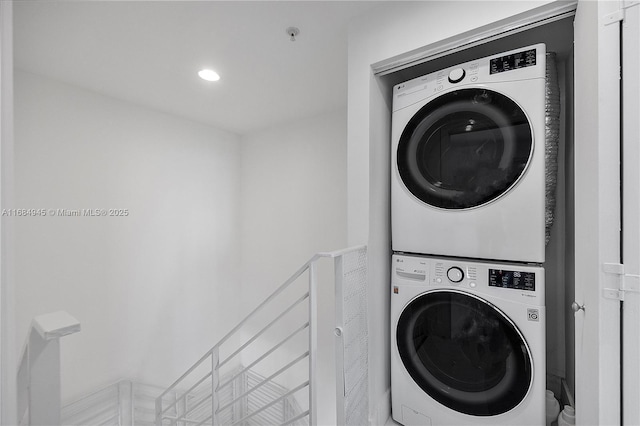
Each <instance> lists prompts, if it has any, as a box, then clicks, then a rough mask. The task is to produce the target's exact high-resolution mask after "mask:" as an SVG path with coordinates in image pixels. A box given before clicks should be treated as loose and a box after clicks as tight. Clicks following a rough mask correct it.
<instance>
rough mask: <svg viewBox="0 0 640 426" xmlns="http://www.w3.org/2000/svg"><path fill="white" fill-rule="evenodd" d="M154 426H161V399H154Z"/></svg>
mask: <svg viewBox="0 0 640 426" xmlns="http://www.w3.org/2000/svg"><path fill="white" fill-rule="evenodd" d="M156 426H162V398H156Z"/></svg>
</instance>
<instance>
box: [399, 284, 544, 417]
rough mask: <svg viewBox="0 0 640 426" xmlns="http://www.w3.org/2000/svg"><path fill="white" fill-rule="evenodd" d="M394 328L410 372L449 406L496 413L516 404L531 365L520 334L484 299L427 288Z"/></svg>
mask: <svg viewBox="0 0 640 426" xmlns="http://www.w3.org/2000/svg"><path fill="white" fill-rule="evenodd" d="M396 333H397V336H396V337H397V342H398V351H399V353H400V358H401V359H402V362H403V364H404V366H405V368H406V369H407V371H408V372H409V375H411V377H412V378H413V380H414V381H415V382H416V383H417V384H418V386H420V387H421V388H422V390H424V391H425V392H426V393H427V394H428V395H430V396H431V397H432V398H433V399H435V400H436V401H438V402H440V403H441V404H443V405H445V406H447V407H449V408H451V409H452V410H455V411H458V412H461V413H465V414H470V415H475V416H494V415H498V414H502V413H505V412H507V411H509V410H511V409H512V408H514V407H516V406H517V405H518V404H519V403H520V402H521V401H522V400H523V399H524V398H525V396H526V395H527V392H528V391H529V387H530V386H531V383H532V380H533V366H532V362H531V356H530V353H529V350H528V347H527V345H526V343H525V341H524V339H523V337H522V335H521V334H520V332H519V331H518V329H517V328H516V327H515V325H514V324H513V323H512V322H511V321H510V320H509V319H508V318H507V317H506V316H505V315H504V314H503V313H502V312H501V311H499V310H498V309H497V308H496V307H494V306H493V305H491V304H490V303H488V302H486V301H484V300H482V299H479V298H477V297H474V296H471V295H468V294H464V293H460V292H455V291H434V292H430V293H425V294H424V295H422V296H420V297H418V298H416V299H414V300H413V301H412V302H411V303H409V305H408V306H407V307H406V308H405V310H404V311H403V312H402V315H401V316H400V319H399V322H398V328H397V330H396Z"/></svg>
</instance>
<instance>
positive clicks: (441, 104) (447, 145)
mask: <svg viewBox="0 0 640 426" xmlns="http://www.w3.org/2000/svg"><path fill="white" fill-rule="evenodd" d="M532 154H533V137H532V131H531V126H530V124H529V121H528V119H527V116H526V114H525V113H524V111H523V110H522V109H521V108H520V107H519V106H518V105H517V104H516V103H515V102H514V101H513V100H511V99H510V98H508V97H507V96H505V95H503V94H501V93H498V92H495V91H492V90H488V89H483V88H474V89H463V90H457V91H454V92H449V93H446V94H444V95H442V96H440V97H438V98H436V99H434V100H433V101H431V102H429V103H427V104H426V105H425V106H424V107H422V108H421V109H420V110H419V111H418V112H417V113H416V114H415V115H414V116H413V117H412V118H411V120H410V121H409V122H408V124H407V125H406V127H405V128H404V130H403V132H402V134H401V136H400V139H399V142H398V147H397V166H398V172H399V174H400V178H401V179H402V182H403V183H404V185H405V186H406V187H407V189H408V190H409V191H410V192H411V193H412V194H413V195H414V196H416V197H417V198H418V199H420V200H421V201H423V202H424V203H427V204H429V205H431V206H434V207H438V208H443V209H469V208H474V207H478V206H481V205H484V204H487V203H490V202H492V201H494V200H496V199H497V198H499V197H500V196H502V195H504V194H505V193H507V192H508V191H509V190H510V189H511V188H513V187H514V185H515V184H516V183H517V182H518V180H519V179H520V177H521V176H522V175H523V173H524V172H525V170H526V168H527V165H528V163H529V160H530V158H531V155H532Z"/></svg>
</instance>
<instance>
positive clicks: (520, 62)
mask: <svg viewBox="0 0 640 426" xmlns="http://www.w3.org/2000/svg"><path fill="white" fill-rule="evenodd" d="M535 64H536V49H531V50H525V51H522V52H517V53H512V54H511V55H505V56H501V57H499V58H493V59H492V60H491V61H490V64H489V65H490V67H489V73H490V74H497V73H499V72H505V71H512V70H517V69H520V68H526V67H531V66H534V65H535Z"/></svg>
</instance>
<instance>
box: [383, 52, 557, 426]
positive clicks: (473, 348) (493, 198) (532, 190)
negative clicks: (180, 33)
mask: <svg viewBox="0 0 640 426" xmlns="http://www.w3.org/2000/svg"><path fill="white" fill-rule="evenodd" d="M545 54H546V52H545V45H544V44H537V45H533V46H528V47H523V48H521V49H517V50H513V51H509V52H504V53H500V54H496V55H493V56H489V57H486V58H483V59H478V60H474V61H471V62H467V63H464V64H459V65H457V66H454V67H450V68H447V69H443V70H441V71H438V72H434V73H431V74H428V75H425V76H423V77H419V78H416V79H413V80H410V81H407V82H405V83H402V84H399V85H397V86H395V87H394V89H393V117H392V176H391V200H392V210H391V213H392V249H393V252H394V255H393V258H392V268H391V271H392V281H391V393H392V416H393V418H394V420H396V421H397V422H399V423H401V424H403V425H406V426H409V425H493V426H499V425H524V424H527V425H543V424H544V423H545V377H546V368H545V286H544V269H543V268H542V263H543V262H544V260H545V72H546V69H545V60H546V56H545Z"/></svg>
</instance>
